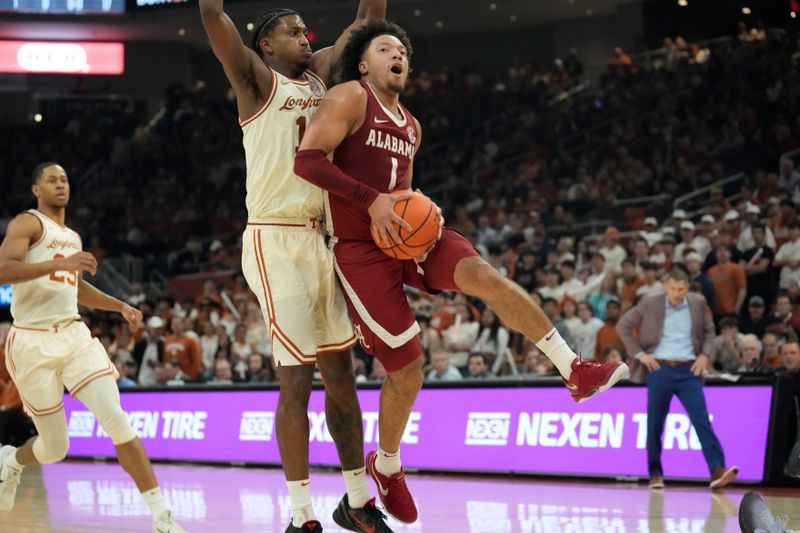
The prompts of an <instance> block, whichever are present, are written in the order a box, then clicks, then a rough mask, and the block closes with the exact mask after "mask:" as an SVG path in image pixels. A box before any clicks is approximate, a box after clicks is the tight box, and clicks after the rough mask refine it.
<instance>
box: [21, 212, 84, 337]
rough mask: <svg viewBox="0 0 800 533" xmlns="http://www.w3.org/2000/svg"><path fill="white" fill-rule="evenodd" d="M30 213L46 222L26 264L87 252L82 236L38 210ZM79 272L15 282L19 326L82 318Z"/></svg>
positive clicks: (48, 324)
mask: <svg viewBox="0 0 800 533" xmlns="http://www.w3.org/2000/svg"><path fill="white" fill-rule="evenodd" d="M27 212H28V213H30V214H32V215H34V216H35V217H36V218H38V219H39V220H40V221H41V223H42V236H41V238H40V239H39V240H38V241H37V242H35V243H33V244H32V245H31V247H30V248H28V253H27V254H26V255H25V260H24V262H25V263H43V262H45V261H52V260H53V259H61V258H64V257H69V256H71V255H73V254H76V253H78V252H80V251H81V250H83V243H82V242H81V238H80V236H79V235H78V234H77V233H76V232H74V231H72V230H71V229H69V228H68V227H66V226H59V225H58V224H57V223H56V222H55V221H54V220H52V219H50V218H48V217H46V216H45V215H43V214H42V213H40V212H39V211H36V210H35V209H30V210H28V211H27ZM78 276H79V273H78V272H54V273H52V274H49V275H47V276H42V277H40V278H36V279H32V280H30V281H23V282H21V283H15V284H14V287H13V289H12V290H13V297H12V300H11V316H12V317H14V323H15V324H16V325H18V326H32V327H45V328H47V327H49V326H51V325H53V324H57V323H60V322H64V321H67V320H69V319H72V318H74V319H77V318H80V315H79V314H78Z"/></svg>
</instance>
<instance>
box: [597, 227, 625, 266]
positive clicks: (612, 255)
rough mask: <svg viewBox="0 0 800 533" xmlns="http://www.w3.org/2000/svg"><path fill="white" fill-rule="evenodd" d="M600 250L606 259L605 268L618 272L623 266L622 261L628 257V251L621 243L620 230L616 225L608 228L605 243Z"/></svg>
mask: <svg viewBox="0 0 800 533" xmlns="http://www.w3.org/2000/svg"><path fill="white" fill-rule="evenodd" d="M598 251H599V252H600V253H601V254H603V257H604V258H605V260H606V265H605V269H606V271H608V272H615V273H618V272H619V270H620V269H621V268H622V261H623V260H624V259H625V258H626V257H628V252H626V251H625V248H623V247H622V246H620V245H619V230H618V229H617V228H615V227H614V226H610V227H608V228H607V229H606V237H605V243H604V244H603V246H602V247H601V248H600V249H599V250H598Z"/></svg>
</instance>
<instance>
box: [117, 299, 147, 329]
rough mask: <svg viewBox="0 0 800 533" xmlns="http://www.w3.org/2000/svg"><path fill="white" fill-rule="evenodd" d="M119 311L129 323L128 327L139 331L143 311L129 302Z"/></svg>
mask: <svg viewBox="0 0 800 533" xmlns="http://www.w3.org/2000/svg"><path fill="white" fill-rule="evenodd" d="M119 312H120V314H121V315H122V318H124V319H125V322H127V323H128V327H129V328H130V330H131V331H133V332H135V331H137V330H138V329H139V326H141V325H142V312H141V311H139V310H138V309H136V308H135V307H131V306H130V305H128V304H123V306H122V309H120V311H119Z"/></svg>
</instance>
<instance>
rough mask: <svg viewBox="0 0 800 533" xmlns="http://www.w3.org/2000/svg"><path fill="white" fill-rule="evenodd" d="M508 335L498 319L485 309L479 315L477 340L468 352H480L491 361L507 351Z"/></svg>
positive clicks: (490, 310) (493, 313)
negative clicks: (489, 356) (488, 356)
mask: <svg viewBox="0 0 800 533" xmlns="http://www.w3.org/2000/svg"><path fill="white" fill-rule="evenodd" d="M508 339H509V333H508V330H507V329H506V328H504V327H503V326H501V325H500V319H499V318H497V315H496V314H495V312H494V311H493V310H492V308H491V307H487V308H486V309H484V310H483V313H481V321H480V325H479V327H478V338H477V339H476V340H475V342H474V343H473V344H472V348H470V352H472V353H475V352H480V353H484V354H487V355H491V359H492V361H490V364H491V363H492V362H494V361H495V360H496V359H498V358H500V357H502V355H503V352H504V351H505V350H506V349H508Z"/></svg>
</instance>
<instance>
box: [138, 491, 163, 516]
mask: <svg viewBox="0 0 800 533" xmlns="http://www.w3.org/2000/svg"><path fill="white" fill-rule="evenodd" d="M142 498H144V503H146V504H147V507H148V508H149V509H150V514H151V515H153V520H157V519H158V518H160V517H161V515H162V514H164V513H166V512H167V511H169V507H167V501H166V500H165V499H164V495H163V494H161V489H160V488H159V487H156V488H154V489H150V490H146V491H144V492H143V493H142Z"/></svg>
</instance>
